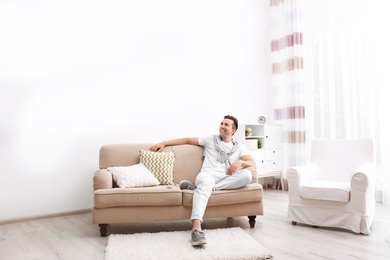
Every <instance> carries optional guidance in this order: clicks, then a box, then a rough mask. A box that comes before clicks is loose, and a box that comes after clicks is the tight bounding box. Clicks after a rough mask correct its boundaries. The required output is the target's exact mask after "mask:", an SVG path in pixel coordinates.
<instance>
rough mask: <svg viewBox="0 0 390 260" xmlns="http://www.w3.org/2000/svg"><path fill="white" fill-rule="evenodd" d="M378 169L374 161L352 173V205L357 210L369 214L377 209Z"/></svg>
mask: <svg viewBox="0 0 390 260" xmlns="http://www.w3.org/2000/svg"><path fill="white" fill-rule="evenodd" d="M376 181H377V170H376V166H375V165H374V164H373V163H367V164H364V165H362V166H360V167H359V168H357V169H355V170H354V171H353V172H352V173H351V207H353V208H354V210H355V211H356V212H360V213H362V214H367V212H369V211H374V210H375V186H376Z"/></svg>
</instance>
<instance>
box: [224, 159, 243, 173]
mask: <svg viewBox="0 0 390 260" xmlns="http://www.w3.org/2000/svg"><path fill="white" fill-rule="evenodd" d="M241 165H242V161H241V160H238V161H236V162H234V163H232V164H231V165H230V166H229V168H227V172H228V174H229V175H233V174H235V173H236V172H237V171H238V170H239V169H241Z"/></svg>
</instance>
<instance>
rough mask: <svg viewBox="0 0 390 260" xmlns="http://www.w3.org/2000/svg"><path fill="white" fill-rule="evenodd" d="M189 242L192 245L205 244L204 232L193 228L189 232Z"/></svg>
mask: <svg viewBox="0 0 390 260" xmlns="http://www.w3.org/2000/svg"><path fill="white" fill-rule="evenodd" d="M191 242H192V245H193V246H202V245H204V244H207V241H206V238H205V236H204V233H203V232H202V230H200V229H195V230H194V231H192V233H191Z"/></svg>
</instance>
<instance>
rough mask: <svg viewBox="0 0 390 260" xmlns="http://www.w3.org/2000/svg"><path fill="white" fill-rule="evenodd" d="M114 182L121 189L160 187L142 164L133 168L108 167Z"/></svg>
mask: <svg viewBox="0 0 390 260" xmlns="http://www.w3.org/2000/svg"><path fill="white" fill-rule="evenodd" d="M107 170H109V171H110V172H111V173H112V175H113V177H114V181H115V182H116V184H117V185H118V186H119V187H120V188H135V187H149V186H156V185H159V184H160V182H159V181H158V180H157V178H156V177H154V175H153V173H151V172H150V171H149V170H148V169H147V168H146V167H145V165H143V164H142V163H140V164H135V165H131V166H116V167H108V168H107Z"/></svg>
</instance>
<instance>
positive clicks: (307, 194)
mask: <svg viewBox="0 0 390 260" xmlns="http://www.w3.org/2000/svg"><path fill="white" fill-rule="evenodd" d="M350 192H351V185H350V183H349V182H343V181H324V180H315V181H311V182H307V183H305V184H304V185H302V186H301V188H300V191H299V193H300V196H301V197H302V198H304V199H313V200H331V201H339V202H348V201H349V199H350Z"/></svg>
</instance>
